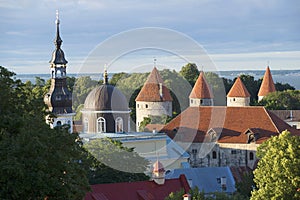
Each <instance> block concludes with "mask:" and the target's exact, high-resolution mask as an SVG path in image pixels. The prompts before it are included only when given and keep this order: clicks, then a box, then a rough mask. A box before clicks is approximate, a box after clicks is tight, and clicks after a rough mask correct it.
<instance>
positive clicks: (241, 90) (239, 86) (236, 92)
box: [227, 77, 251, 97]
mask: <svg viewBox="0 0 300 200" xmlns="http://www.w3.org/2000/svg"><path fill="white" fill-rule="evenodd" d="M250 96H251V95H250V93H249V92H248V90H247V88H246V86H245V85H244V83H243V81H242V80H241V78H240V77H238V78H237V79H236V81H235V82H234V84H233V86H232V87H231V89H230V91H229V92H228V94H227V97H250Z"/></svg>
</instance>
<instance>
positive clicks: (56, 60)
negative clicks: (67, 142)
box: [44, 11, 75, 132]
mask: <svg viewBox="0 0 300 200" xmlns="http://www.w3.org/2000/svg"><path fill="white" fill-rule="evenodd" d="M55 23H56V37H55V40H54V44H55V47H56V48H55V50H54V51H53V53H52V59H51V60H50V74H51V86H50V90H49V92H48V93H47V94H46V95H45V96H44V102H45V104H46V105H47V106H48V110H49V111H50V112H51V113H52V114H53V116H50V115H49V116H47V118H46V122H47V123H48V124H49V125H50V127H51V128H54V127H56V126H62V125H64V124H67V125H69V126H70V130H69V131H70V132H73V116H74V115H75V113H73V111H72V93H71V92H70V91H69V90H68V88H67V63H68V61H67V60H66V59H65V54H64V52H63V50H62V49H61V45H62V39H61V38H60V33H59V24H60V20H59V15H58V11H57V12H56V21H55Z"/></svg>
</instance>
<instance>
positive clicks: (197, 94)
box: [189, 72, 213, 99]
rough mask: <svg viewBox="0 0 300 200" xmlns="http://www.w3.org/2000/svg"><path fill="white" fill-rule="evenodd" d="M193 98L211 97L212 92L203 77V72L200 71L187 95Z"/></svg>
mask: <svg viewBox="0 0 300 200" xmlns="http://www.w3.org/2000/svg"><path fill="white" fill-rule="evenodd" d="M189 97H190V98H195V99H212V98H213V93H212V91H211V90H210V87H209V85H208V83H207V81H206V79H205V77H204V73H203V72H201V73H200V75H199V77H198V79H197V81H196V83H195V85H194V87H193V89H192V92H191V94H190V96H189Z"/></svg>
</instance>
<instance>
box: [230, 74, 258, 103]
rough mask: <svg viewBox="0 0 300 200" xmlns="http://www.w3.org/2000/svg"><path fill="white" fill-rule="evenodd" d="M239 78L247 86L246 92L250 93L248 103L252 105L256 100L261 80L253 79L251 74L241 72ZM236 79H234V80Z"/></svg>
mask: <svg viewBox="0 0 300 200" xmlns="http://www.w3.org/2000/svg"><path fill="white" fill-rule="evenodd" d="M240 78H241V80H242V81H243V83H244V85H245V87H246V88H247V90H248V92H249V93H250V95H251V97H250V104H251V105H253V104H255V102H256V101H257V98H258V97H257V94H258V91H259V88H260V85H261V80H255V79H254V77H253V76H251V75H245V74H242V75H241V76H240ZM235 80H236V79H234V82H235Z"/></svg>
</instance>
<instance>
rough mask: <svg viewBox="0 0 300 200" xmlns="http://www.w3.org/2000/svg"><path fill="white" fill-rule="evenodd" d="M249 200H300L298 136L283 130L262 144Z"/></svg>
mask: <svg viewBox="0 0 300 200" xmlns="http://www.w3.org/2000/svg"><path fill="white" fill-rule="evenodd" d="M257 156H258V157H259V158H260V161H259V162H258V166H257V168H256V170H255V171H254V182H255V183H256V186H257V190H254V191H253V192H252V197H251V200H256V199H257V200H260V199H295V200H296V199H300V192H299V191H298V190H299V188H300V187H299V186H300V168H299V166H300V137H299V136H292V135H291V133H289V132H288V131H283V132H282V133H281V134H280V135H278V136H275V137H272V138H270V139H269V140H267V141H266V142H264V143H263V144H261V145H260V146H259V147H258V149H257Z"/></svg>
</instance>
